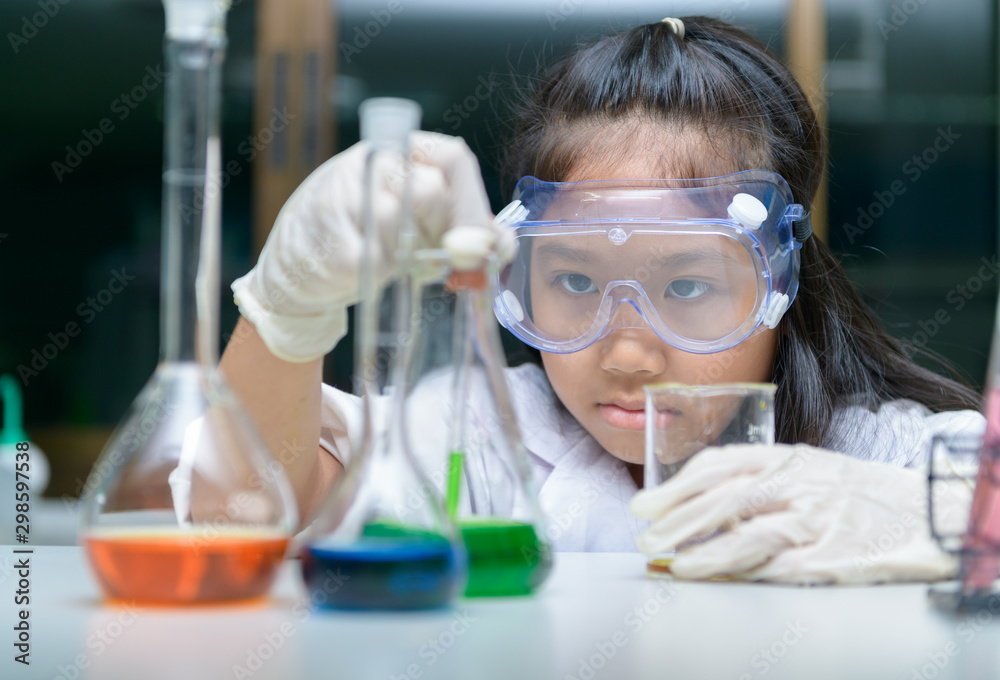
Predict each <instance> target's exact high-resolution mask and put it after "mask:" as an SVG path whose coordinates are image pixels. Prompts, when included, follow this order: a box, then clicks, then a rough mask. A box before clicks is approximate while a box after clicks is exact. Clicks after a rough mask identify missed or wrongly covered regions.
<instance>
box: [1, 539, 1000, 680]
mask: <svg viewBox="0 0 1000 680" xmlns="http://www.w3.org/2000/svg"><path fill="white" fill-rule="evenodd" d="M15 549H16V547H14V546H0V551H2V552H0V601H2V602H3V605H2V607H0V630H3V631H4V633H3V634H2V635H0V642H2V644H0V650H3V651H2V652H0V654H2V657H0V678H3V679H4V680H6V679H8V678H17V679H20V678H44V679H45V680H52V679H54V678H65V679H66V680H78V679H84V678H95V679H98V678H99V679H100V680H116V679H118V678H121V679H123V680H125V679H127V680H135V679H136V678H143V679H147V678H148V679H158V678H163V679H165V680H166V679H169V680H189V679H201V678H205V679H211V680H223V679H226V678H232V679H234V680H235V679H239V678H254V680H264V679H270V678H281V679H282V680H291V679H295V678H350V679H355V678H376V679H379V680H390V679H393V678H395V679H402V678H427V679H430V678H463V679H469V680H479V679H489V678H504V679H505V680H508V679H512V678H516V679H520V678H540V679H541V678H544V679H546V680H563V679H568V678H575V679H578V680H592V679H594V678H609V679H622V678H656V679H657V680H663V679H664V678H670V679H671V680H675V679H684V678H697V679H699V680H700V679H703V678H710V679H714V678H725V679H729V678H731V679H732V680H741V679H742V680H750V679H751V678H761V677H766V678H768V680H772V679H780V678H795V679H796V680H803V679H810V680H815V679H822V678H836V679H837V680H846V679H851V680H858V679H867V678H872V679H877V680H888V679H890V678H900V679H901V680H916V679H918V678H942V679H943V678H963V679H968V678H984V679H985V678H997V677H1000V612H996V613H995V614H993V613H990V612H988V611H984V612H981V613H980V614H979V618H978V620H977V618H976V616H975V615H971V616H970V615H963V616H955V615H947V614H945V613H942V612H940V611H938V610H937V609H935V608H934V607H933V606H931V605H930V603H929V602H928V600H927V596H926V592H927V587H926V585H896V586H880V587H870V588H794V587H780V586H767V585H754V584H738V583H680V582H673V581H659V580H650V579H648V578H646V576H645V572H644V562H643V559H642V557H641V556H640V555H637V554H601V553H596V554H595V553H592V554H573V553H559V554H557V556H556V566H555V570H554V572H553V574H552V576H551V577H550V579H549V581H548V582H547V583H546V585H545V586H544V587H543V589H542V590H541V592H539V593H538V594H537V595H535V596H534V597H519V598H497V599H472V600H466V599H463V600H459V601H458V603H457V604H456V606H455V607H454V608H453V609H451V610H446V611H435V612H420V613H365V612H362V613H348V612H334V611H322V610H312V609H309V608H308V607H306V606H305V603H306V599H305V591H304V589H303V588H302V585H301V581H300V579H299V575H298V573H297V567H298V563H297V562H294V561H290V562H288V563H287V564H286V565H285V570H284V571H283V573H282V574H281V578H280V580H279V582H278V584H277V585H276V586H275V588H274V590H273V593H272V597H271V598H270V599H269V600H267V601H266V602H265V603H263V604H258V605H255V606H236V607H232V606H231V607H211V608H207V607H205V608H198V609H189V608H188V609H153V608H141V607H137V608H134V609H132V608H113V607H109V606H108V605H106V604H104V603H103V602H102V601H101V600H100V599H99V595H98V591H97V587H96V584H95V583H94V581H93V580H92V578H91V576H90V573H89V570H88V568H87V565H86V563H85V561H84V556H83V554H82V551H81V549H80V548H78V547H45V546H42V547H35V548H33V549H34V553H33V554H31V555H30V595H31V606H30V612H31V613H30V619H29V620H30V625H31V630H30V634H31V639H30V645H31V656H30V659H31V666H30V667H25V666H22V665H20V664H17V663H15V662H14V661H13V657H14V655H15V654H16V653H17V652H16V651H15V650H13V648H12V646H11V643H12V641H13V634H12V628H13V626H14V625H15V624H16V622H17V619H16V617H17V613H16V611H17V610H18V609H20V607H17V606H15V605H13V602H14V597H15V590H16V588H17V582H18V580H19V577H18V576H17V573H16V572H15V571H13V570H12V569H11V565H13V564H14V562H15V557H21V556H20V555H16V556H15V555H14V553H13V551H14V550H15Z"/></svg>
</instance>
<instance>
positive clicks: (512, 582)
mask: <svg viewBox="0 0 1000 680" xmlns="http://www.w3.org/2000/svg"><path fill="white" fill-rule="evenodd" d="M497 268H498V263H497V260H496V258H495V257H490V258H489V259H488V260H487V261H484V262H483V263H482V264H481V266H480V268H479V269H477V270H472V271H452V272H451V274H450V276H449V277H448V279H447V281H446V283H445V284H444V286H443V287H437V288H435V287H429V288H428V289H427V297H426V298H425V300H424V305H423V309H424V310H425V313H424V314H423V315H422V317H423V318H431V317H433V316H434V314H433V310H434V308H435V307H437V308H439V309H447V310H451V314H442V315H437V316H438V318H439V319H445V320H449V319H450V320H451V322H452V327H451V328H450V329H446V328H445V329H440V330H438V332H428V333H425V334H424V343H425V345H426V348H425V349H423V350H422V351H421V352H420V355H421V356H422V357H423V359H424V362H425V364H424V366H423V367H422V373H423V376H422V377H423V381H422V382H427V383H435V382H436V383H438V384H441V385H445V384H450V387H449V392H450V399H448V400H447V401H445V400H441V399H440V398H437V399H436V400H435V402H436V403H437V404H438V408H440V409H441V410H442V411H443V412H444V417H445V418H446V419H447V422H448V433H449V434H448V440H447V454H448V455H447V464H446V470H447V471H446V473H445V474H444V477H445V479H446V492H445V493H446V507H447V510H448V514H449V516H450V517H451V518H452V519H453V520H454V521H456V522H457V524H458V527H459V529H460V531H461V533H462V539H463V541H464V543H465V548H466V551H467V552H468V555H469V582H468V585H467V586H466V589H465V595H466V596H469V597H476V596H498V595H524V594H528V593H531V592H532V591H534V590H535V589H536V588H537V587H538V586H539V585H541V583H542V582H543V581H544V580H545V579H546V577H547V576H548V575H549V573H550V571H551V569H552V551H551V547H550V544H549V542H548V540H547V537H546V536H545V533H544V529H543V526H544V522H543V515H542V511H541V507H540V506H539V505H538V501H537V494H536V493H535V491H534V484H533V481H532V478H531V472H530V469H529V466H528V461H527V458H526V454H525V451H524V447H523V445H522V443H521V437H520V431H519V430H518V426H517V421H516V418H515V415H514V409H513V407H512V405H511V401H510V394H509V392H508V389H507V381H506V378H505V376H504V369H505V368H506V361H505V358H504V352H503V347H502V345H501V343H500V336H499V329H498V325H497V321H496V317H495V316H494V315H493V298H494V296H495V292H496V288H495V281H496V280H497ZM449 341H450V344H451V347H450V349H449V350H446V351H441V350H437V349H435V345H436V344H439V343H444V342H449ZM449 358H450V365H447V366H444V367H440V368H434V367H433V364H434V362H435V361H436V360H441V359H445V360H448V359H449ZM419 387H420V382H418V388H419ZM429 392H430V391H428V393H429ZM427 398H428V399H434V397H432V396H430V394H429V396H428V397H427ZM425 455H426V456H427V457H428V458H433V452H428V453H427V454H425Z"/></svg>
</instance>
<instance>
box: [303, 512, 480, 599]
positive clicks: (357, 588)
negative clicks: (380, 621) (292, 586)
mask: <svg viewBox="0 0 1000 680" xmlns="http://www.w3.org/2000/svg"><path fill="white" fill-rule="evenodd" d="M302 576H303V578H304V580H305V582H306V588H307V589H308V591H309V596H310V598H311V600H312V601H313V602H314V603H315V604H317V605H319V606H322V607H329V608H333V609H434V608H439V607H445V606H448V605H449V604H451V602H452V601H453V600H454V598H455V596H456V595H457V594H458V593H459V592H460V590H461V589H462V588H463V587H464V585H465V578H464V577H465V555H464V554H463V553H462V552H461V551H460V549H456V547H455V545H454V544H452V543H451V542H450V541H448V539H446V538H445V537H443V536H441V535H439V534H435V533H432V532H428V531H423V530H420V529H409V528H407V527H402V526H399V525H391V524H381V523H379V524H370V525H368V526H367V527H365V530H364V532H363V534H362V536H361V537H359V538H358V539H357V540H356V541H354V542H353V543H348V544H335V543H329V544H324V543H323V542H319V543H315V544H313V545H311V546H309V547H307V548H306V549H305V550H304V551H303V553H302Z"/></svg>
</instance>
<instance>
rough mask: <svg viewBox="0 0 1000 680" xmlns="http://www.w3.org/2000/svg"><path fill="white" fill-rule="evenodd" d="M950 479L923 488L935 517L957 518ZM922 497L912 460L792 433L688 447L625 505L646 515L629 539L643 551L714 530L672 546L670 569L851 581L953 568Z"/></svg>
mask: <svg viewBox="0 0 1000 680" xmlns="http://www.w3.org/2000/svg"><path fill="white" fill-rule="evenodd" d="M961 489H964V491H962V490H961ZM961 489H960V488H958V487H950V489H949V491H948V495H947V496H935V499H934V502H935V515H936V516H937V517H940V518H942V519H947V520H948V522H949V523H950V524H954V523H955V521H956V520H957V521H958V522H959V523H960V522H962V521H964V520H965V518H967V517H968V511H969V504H970V502H971V498H972V494H971V489H969V488H968V487H961ZM926 499H927V476H926V474H921V473H920V472H918V471H917V470H911V469H906V468H900V467H894V466H890V465H884V464H881V463H870V462H866V461H861V460H857V459H854V458H851V457H849V456H846V455H843V454H840V453H834V452H832V451H826V450H823V449H817V448H814V447H811V446H806V445H804V444H799V445H796V446H789V445H782V444H777V445H773V446H761V445H737V446H727V447H722V448H709V449H705V450H703V451H701V452H699V453H698V454H697V455H696V456H695V457H694V458H692V459H691V461H690V462H689V463H688V464H687V465H686V466H685V467H684V468H683V469H682V470H681V471H680V472H679V473H678V474H677V476H676V477H674V478H673V479H671V480H669V481H668V482H665V483H664V484H662V485H660V486H659V487H657V488H655V489H652V490H649V491H640V492H639V493H638V494H636V496H635V497H634V498H633V500H632V503H631V506H630V508H631V510H632V513H633V514H634V515H635V516H636V517H639V518H642V519H650V520H653V522H652V524H651V525H650V526H649V528H648V529H646V530H645V531H644V532H643V533H642V534H641V535H640V536H639V538H638V541H637V544H638V546H639V549H640V550H641V551H642V552H644V553H646V554H657V553H663V552H667V551H669V550H672V549H675V548H676V547H677V546H678V545H682V544H683V543H685V542H686V541H689V540H691V539H693V538H696V537H699V536H704V535H706V534H709V533H711V532H713V531H715V530H718V529H722V530H723V532H722V533H720V534H719V535H717V536H715V537H713V538H711V539H710V540H707V541H705V542H703V543H700V544H697V545H694V546H693V547H689V548H686V549H683V550H680V551H679V552H678V553H677V556H676V558H675V559H674V561H673V563H672V564H671V567H670V570H671V572H672V573H673V574H674V575H675V576H676V577H678V578H682V579H706V578H710V577H713V576H732V577H735V578H738V579H743V580H749V581H780V582H786V583H799V584H825V583H852V584H861V583H878V582H883V581H934V580H940V579H946V578H949V577H953V576H954V575H955V573H956V571H957V566H958V565H957V560H956V559H955V558H954V557H953V556H951V555H948V554H946V553H944V552H943V551H942V550H941V549H940V548H939V547H938V546H937V544H936V543H935V542H934V540H933V539H932V538H931V536H930V529H929V527H928V523H927V500H926ZM939 504H940V505H939Z"/></svg>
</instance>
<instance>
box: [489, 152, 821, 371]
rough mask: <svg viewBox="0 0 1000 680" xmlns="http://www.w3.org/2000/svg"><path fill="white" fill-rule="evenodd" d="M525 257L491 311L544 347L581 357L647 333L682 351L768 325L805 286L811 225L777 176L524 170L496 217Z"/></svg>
mask: <svg viewBox="0 0 1000 680" xmlns="http://www.w3.org/2000/svg"><path fill="white" fill-rule="evenodd" d="M497 220H498V221H499V222H502V223H505V224H507V225H508V226H509V227H510V228H511V229H512V230H513V231H514V234H515V240H516V242H517V246H518V249H517V255H516V256H515V258H514V260H513V261H512V262H511V263H510V264H509V265H508V266H506V267H505V268H504V269H503V270H501V271H500V273H499V278H498V286H497V297H496V300H495V303H494V310H495V312H496V315H497V318H498V319H499V320H500V323H502V324H503V325H504V326H505V327H506V328H508V329H509V330H510V331H511V333H513V334H514V335H515V336H517V337H518V338H520V339H521V340H523V341H524V342H525V343H527V344H528V345H531V346H532V347H536V348H538V349H540V350H542V351H545V352H555V353H569V352H577V351H579V350H581V349H584V348H586V347H588V346H590V345H591V344H592V343H594V342H596V341H597V340H600V339H602V338H604V337H606V336H607V335H608V334H609V333H611V332H612V331H614V330H618V329H625V328H651V329H652V330H653V331H654V332H655V333H656V334H657V335H658V336H659V337H660V338H661V339H662V340H663V341H664V342H666V343H667V344H669V345H671V346H673V347H676V348H678V349H682V350H684V351H687V352H694V353H698V354H707V353H711V352H719V351H722V350H725V349H729V348H730V347H733V346H735V345H737V344H738V343H740V342H742V341H743V340H745V339H746V338H748V337H750V336H751V335H753V334H754V333H757V332H759V331H761V330H763V329H765V328H774V327H775V326H776V325H777V324H778V321H780V319H781V317H782V315H783V314H784V313H785V310H787V309H788V307H789V305H791V303H792V300H794V298H795V293H796V290H797V288H798V278H799V252H798V251H799V249H800V248H801V247H802V242H804V241H805V240H806V239H807V238H809V235H810V234H811V233H812V227H811V224H810V221H809V215H808V214H806V213H804V211H803V208H802V206H801V205H798V204H796V203H793V202H792V195H791V190H790V189H789V188H788V184H787V183H786V182H785V180H784V179H782V178H781V176H779V175H777V174H775V173H773V172H770V171H767V170H749V171H745V172H738V173H735V174H732V175H726V176H724V177H711V178H707V179H686V180H600V181H587V182H542V181H540V180H538V179H536V178H534V177H525V178H523V179H522V180H521V181H520V182H518V184H517V187H516V189H515V192H514V201H513V202H512V203H511V204H510V205H508V206H507V207H506V208H504V209H503V210H502V211H501V212H500V214H498V215H497Z"/></svg>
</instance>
